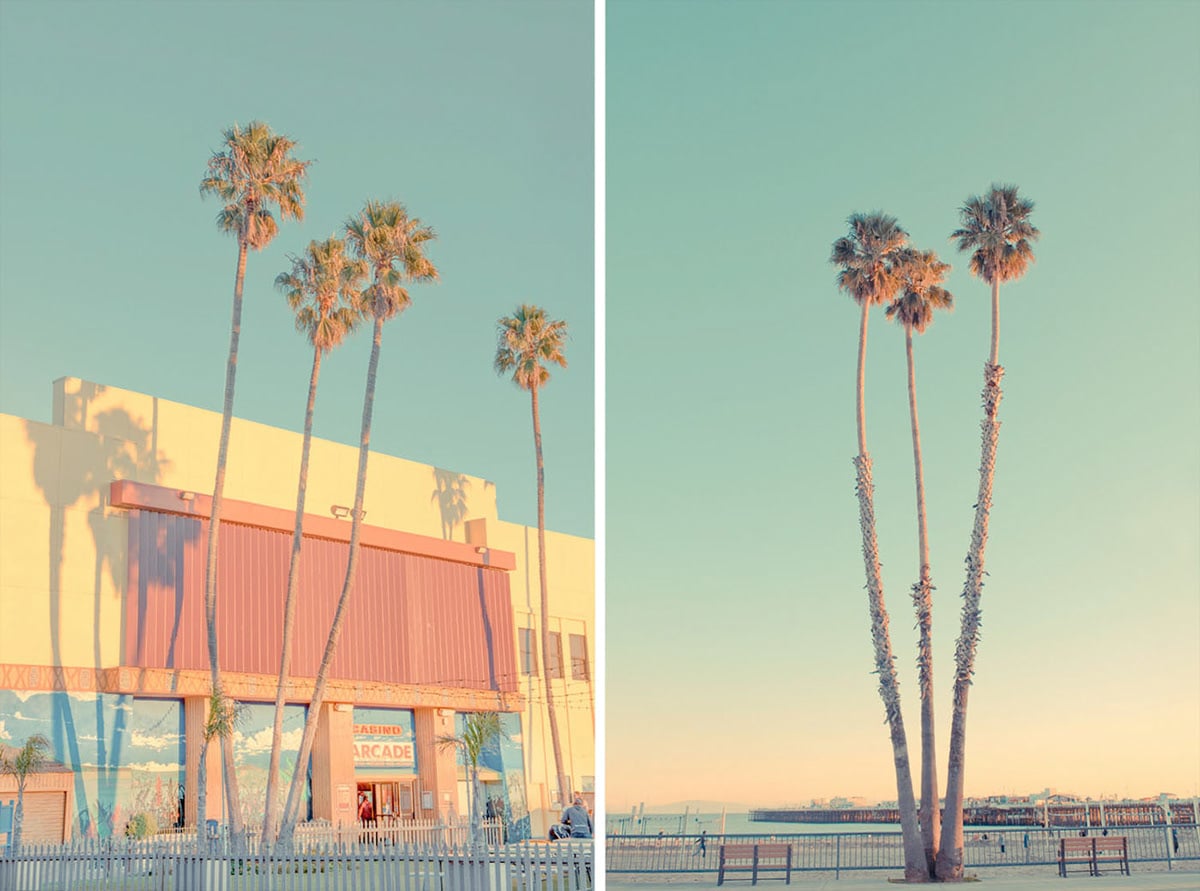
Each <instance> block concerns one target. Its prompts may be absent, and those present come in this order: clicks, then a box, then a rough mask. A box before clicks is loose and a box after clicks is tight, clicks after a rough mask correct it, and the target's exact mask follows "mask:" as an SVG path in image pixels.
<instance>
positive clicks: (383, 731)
mask: <svg viewBox="0 0 1200 891" xmlns="http://www.w3.org/2000/svg"><path fill="white" fill-rule="evenodd" d="M416 763H417V761H416V754H415V752H414V746H413V741H412V738H411V736H409V733H408V730H407V728H405V727H400V726H396V725H394V724H355V725H354V766H355V767H413V766H414V765H415V764H416Z"/></svg>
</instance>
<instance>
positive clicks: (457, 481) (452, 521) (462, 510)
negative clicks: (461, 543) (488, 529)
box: [429, 467, 471, 541]
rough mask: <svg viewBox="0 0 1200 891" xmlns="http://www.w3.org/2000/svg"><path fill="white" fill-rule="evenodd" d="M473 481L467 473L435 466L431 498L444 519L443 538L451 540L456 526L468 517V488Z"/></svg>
mask: <svg viewBox="0 0 1200 891" xmlns="http://www.w3.org/2000/svg"><path fill="white" fill-rule="evenodd" d="M470 488H471V481H470V480H469V479H467V477H466V475H465V474H461V473H455V472H454V471H452V470H443V469H442V468H440V467H435V468H433V494H432V495H431V496H430V497H429V500H430V501H431V502H433V503H434V504H436V505H437V506H438V513H439V514H441V519H442V538H444V539H445V540H446V541H451V540H452V539H453V538H454V528H455V527H456V526H459V525H461V524H462V521H463V520H465V519H466V518H467V490H468V489H470Z"/></svg>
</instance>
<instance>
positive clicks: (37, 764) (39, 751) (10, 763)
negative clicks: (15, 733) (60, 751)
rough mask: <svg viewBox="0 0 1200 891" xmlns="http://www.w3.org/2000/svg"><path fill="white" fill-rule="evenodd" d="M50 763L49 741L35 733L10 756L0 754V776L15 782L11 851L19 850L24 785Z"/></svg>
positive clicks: (5, 753)
mask: <svg viewBox="0 0 1200 891" xmlns="http://www.w3.org/2000/svg"><path fill="white" fill-rule="evenodd" d="M49 763H50V740H48V739H46V737H44V736H42V734H40V733H35V734H34V735H33V736H31V737H29V739H27V740H25V742H24V744H23V745H22V746H21V747H20V748H19V749H15V750H13V752H12V754H9V753H7V752H0V776H11V777H12V778H13V779H14V780H16V782H17V807H16V810H15V811H14V812H13V825H12V838H11V842H12V845H11V847H12V849H13V851H19V850H20V849H21V826H22V824H23V823H24V822H25V784H26V783H28V782H29V778H30V777H31V776H33V775H34V774H36V773H40V772H41V770H42V768H44V767H45V766H46V765H47V764H49Z"/></svg>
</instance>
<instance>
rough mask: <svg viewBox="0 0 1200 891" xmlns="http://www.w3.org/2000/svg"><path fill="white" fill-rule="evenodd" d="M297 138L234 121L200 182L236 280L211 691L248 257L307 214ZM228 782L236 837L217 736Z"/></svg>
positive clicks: (211, 562) (232, 787)
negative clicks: (227, 241) (232, 242)
mask: <svg viewBox="0 0 1200 891" xmlns="http://www.w3.org/2000/svg"><path fill="white" fill-rule="evenodd" d="M295 147H296V143H295V142H293V141H292V140H291V139H288V138H287V137H286V136H280V135H278V134H276V133H274V132H272V131H271V128H270V127H268V126H267V125H266V124H264V123H262V122H261V121H252V122H251V123H250V124H248V125H247V126H246V127H244V128H243V127H239V126H238V125H237V124H234V125H233V126H232V127H230V128H229V129H227V130H226V131H225V133H224V135H223V138H222V146H221V150H220V151H216V152H213V155H212V157H211V158H209V160H208V172H207V174H206V175H205V176H204V178H203V179H202V180H201V181H200V194H201V195H216V196H217V197H218V198H219V199H220V200H221V201H223V202H225V206H224V207H222V208H221V211H220V212H219V213H218V214H217V228H218V229H220V230H221V231H222V232H225V233H227V234H229V235H232V236H233V237H234V238H236V239H237V245H238V259H237V274H236V275H235V277H234V284H233V323H232V326H231V330H230V335H229V358H228V360H227V361H226V364H225V404H224V408H223V410H222V415H221V439H220V444H219V445H218V447H217V473H216V479H215V480H214V482H213V496H212V513H211V517H210V519H209V524H208V557H207V559H206V561H205V565H204V618H205V622H206V624H207V629H208V659H209V668H210V670H211V673H212V686H213V690H214V691H215V692H217V693H220V692H221V663H220V659H219V657H218V652H217V539H218V536H219V533H220V529H221V507H222V500H223V498H224V494H225V465H226V459H227V457H228V453H229V428H230V426H231V424H232V422H233V388H234V380H235V378H236V376H237V356H238V340H239V338H240V336H241V332H242V285H243V283H244V281H245V278H246V254H247V252H248V251H249V250H250V249H251V248H253V249H254V250H256V251H261V250H262V249H263V248H264V247H266V246H267V245H268V244H269V243H270V242H271V239H273V238H274V237H275V233H276V231H277V230H278V226H277V224H276V222H275V216H274V214H272V212H271V207H272V206H274V207H277V208H278V209H279V215H280V217H282V218H283V219H285V220H286V219H288V218H289V217H294V218H295V219H298V220H299V219H303V218H304V191H303V189H301V187H300V183H301V181H302V180H303V179H304V177H305V176H306V175H307V172H308V167H309V164H310V163H311V162H309V161H299V160H297V159H296V158H294V157H292V150H293V149H295ZM221 751H222V755H223V758H224V768H225V785H226V790H227V795H228V796H229V797H230V799H231V800H230V814H231V824H230V828H231V830H232V831H233V834H234V837H235V838H239V837H240V835H241V817H240V815H239V812H240V808H239V807H238V800H237V799H238V794H237V775H236V773H235V770H234V764H233V748H232V746H231V744H230V742H229V741H228V740H222V745H221Z"/></svg>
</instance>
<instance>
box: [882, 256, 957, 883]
mask: <svg viewBox="0 0 1200 891" xmlns="http://www.w3.org/2000/svg"><path fill="white" fill-rule="evenodd" d="M949 271H950V264H948V263H943V262H941V261H940V260H939V259H938V257H937V254H935V253H934V252H933V251H916V250H905V251H902V252H901V254H900V258H899V261H898V274H899V276H900V293H899V294H898V295H897V297H896V299H895V300H893V301H892V302H891V304H889V305H888V308H887V317H888V318H889V319H892V320H893V321H895V322H898V323H899V324H901V325H903V326H904V354H905V358H906V359H907V362H908V411H909V416H910V418H911V421H912V441H913V468H914V471H915V475H916V481H917V548H918V563H917V567H918V573H917V583H916V584H915V585H913V588H912V595H913V606H914V607H916V611H917V628H918V630H919V634H920V641H919V643H918V648H917V677H918V683H919V685H920V688H921V807H920V810H919V812H918V815H919V818H920V823H921V841H922V842H923V843H924V845H925V863H926V865H927V866H928V867H929V873H930V875H932V874H933V871H934V868H935V867H936V864H937V844H938V833H939V832H940V830H941V811H940V809H939V807H938V782H937V750H936V746H935V738H934V722H933V578H932V573H931V571H930V568H929V534H928V524H927V520H926V513H925V470H924V467H923V465H922V462H921V425H920V423H919V422H918V419H917V378H916V370H915V367H914V365H913V332H914V331H915V332H916V333H918V334H924V333H925V329H926V328H928V327H929V326H930V324H932V322H933V311H934V310H935V309H950V308H951V307H952V306H953V304H954V297H953V295H952V294H951V293H950V292H949V291H947V290H946V289H945V288H943V287H942V282H943V281H945V279H946V274H947V273H948V272H949Z"/></svg>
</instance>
